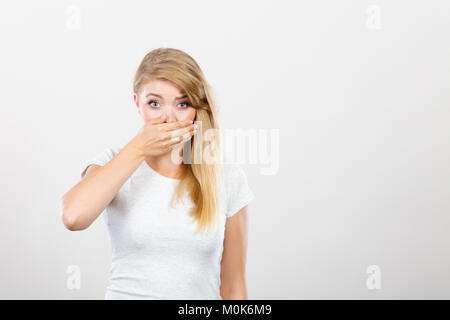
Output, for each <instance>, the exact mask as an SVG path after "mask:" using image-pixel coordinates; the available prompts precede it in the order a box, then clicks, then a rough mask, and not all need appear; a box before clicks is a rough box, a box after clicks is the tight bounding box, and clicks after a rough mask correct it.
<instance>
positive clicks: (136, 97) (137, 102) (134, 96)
mask: <svg viewBox="0 0 450 320" xmlns="http://www.w3.org/2000/svg"><path fill="white" fill-rule="evenodd" d="M133 100H134V103H135V104H136V107H138V109H139V97H138V95H137V93H136V92H134V93H133Z"/></svg>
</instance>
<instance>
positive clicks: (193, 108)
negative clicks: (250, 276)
mask: <svg viewBox="0 0 450 320" xmlns="http://www.w3.org/2000/svg"><path fill="white" fill-rule="evenodd" d="M133 91H134V101H135V104H136V106H137V111H138V113H139V115H140V116H141V117H142V119H143V122H144V125H143V127H142V128H141V129H140V130H139V131H138V133H137V135H136V136H134V137H133V138H132V139H131V140H130V141H129V142H128V143H127V144H126V145H124V146H122V147H112V148H106V149H105V150H104V151H103V152H101V153H99V154H98V155H96V156H95V157H94V158H93V159H92V160H91V161H89V162H87V163H86V165H85V166H84V167H83V171H82V173H81V181H79V182H78V183H77V184H76V185H75V186H74V187H72V188H71V189H70V190H69V191H68V192H67V193H66V194H65V195H64V196H63V197H62V199H61V214H62V220H63V223H64V225H65V226H66V227H67V228H68V229H69V230H72V231H76V230H83V229H86V228H88V227H89V226H90V225H91V224H92V222H93V221H94V220H95V219H96V218H97V217H98V216H99V215H101V214H102V215H103V217H104V220H105V222H106V225H107V228H108V233H109V238H110V243H111V253H112V263H111V269H110V275H109V283H108V286H107V288H106V294H105V299H217V300H220V299H224V300H226V299H248V297H247V288H246V278H245V266H246V254H247V216H248V203H249V202H250V201H251V200H252V199H253V198H254V194H253V193H252V191H251V190H250V188H249V185H248V183H247V178H246V175H245V173H244V171H243V170H242V168H241V166H240V165H239V164H237V163H229V162H226V161H224V159H223V158H222V150H221V139H220V134H218V132H219V127H218V121H217V108H216V105H215V103H214V100H213V98H212V92H211V89H210V87H209V85H208V83H207V81H206V80H205V78H204V75H203V73H202V71H201V69H200V67H199V66H198V64H197V63H196V62H195V60H194V59H193V58H192V57H191V56H189V55H188V54H186V53H185V52H183V51H181V50H178V49H173V48H158V49H155V50H153V51H151V52H149V53H148V54H147V55H146V56H145V57H144V59H143V60H142V62H141V64H140V65H139V67H138V69H137V72H136V75H135V79H134V86H133ZM211 133H212V134H211Z"/></svg>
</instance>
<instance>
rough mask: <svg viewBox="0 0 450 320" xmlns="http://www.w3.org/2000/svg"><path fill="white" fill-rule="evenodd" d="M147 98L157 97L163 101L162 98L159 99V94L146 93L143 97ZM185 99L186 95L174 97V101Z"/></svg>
mask: <svg viewBox="0 0 450 320" xmlns="http://www.w3.org/2000/svg"><path fill="white" fill-rule="evenodd" d="M148 96H155V97H159V98H161V99H163V97H161V96H160V95H159V94H156V93H152V92H150V93H147V94H146V95H145V97H148ZM186 97H187V94H185V95H182V96H181V97H176V98H175V99H183V98H186Z"/></svg>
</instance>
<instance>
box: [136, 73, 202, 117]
mask: <svg viewBox="0 0 450 320" xmlns="http://www.w3.org/2000/svg"><path fill="white" fill-rule="evenodd" d="M134 102H135V103H136V106H137V108H138V112H139V114H140V115H141V117H142V119H143V120H144V122H147V121H149V120H151V119H153V118H156V117H158V116H160V115H163V114H165V115H166V122H174V121H183V120H194V119H195V114H196V110H195V108H194V107H192V106H191V104H190V102H189V99H188V97H187V96H186V95H185V94H184V92H182V91H180V88H179V87H178V86H177V85H175V84H174V83H173V82H172V81H169V80H162V79H152V80H150V81H148V82H146V83H144V84H143V85H142V86H141V90H140V91H139V94H137V93H134Z"/></svg>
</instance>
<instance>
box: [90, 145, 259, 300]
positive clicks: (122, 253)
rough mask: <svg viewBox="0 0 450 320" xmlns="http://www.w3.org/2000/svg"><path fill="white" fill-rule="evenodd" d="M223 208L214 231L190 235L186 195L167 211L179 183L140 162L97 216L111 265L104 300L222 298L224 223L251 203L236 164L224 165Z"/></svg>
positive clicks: (108, 155) (106, 156) (106, 157)
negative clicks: (105, 232) (101, 221)
mask: <svg viewBox="0 0 450 320" xmlns="http://www.w3.org/2000/svg"><path fill="white" fill-rule="evenodd" d="M120 150H121V148H117V147H116V148H106V149H105V150H104V151H103V152H101V153H99V154H98V155H97V156H95V157H94V158H93V159H91V160H90V161H89V162H87V163H86V164H85V166H84V168H83V169H84V170H83V171H82V176H83V174H84V173H85V170H86V168H87V166H88V165H90V164H97V165H101V166H103V165H105V164H106V163H108V162H109V161H110V160H111V159H112V158H113V157H114V156H115V155H116V154H117V153H118V152H119V151H120ZM223 172H224V180H223V181H224V182H223V185H224V188H223V199H224V201H223V206H222V209H221V214H220V215H219V217H220V218H219V219H218V224H217V225H216V229H215V230H213V231H212V232H209V233H200V234H197V235H195V234H194V231H195V230H196V224H195V223H194V220H193V218H192V217H191V216H189V209H191V208H192V207H193V203H192V201H191V200H190V199H189V197H187V196H186V197H185V198H184V199H183V201H182V203H181V204H178V205H177V206H175V208H171V207H170V205H169V202H170V198H171V196H172V194H173V191H174V190H175V186H176V184H177V183H179V180H177V179H172V178H168V177H165V176H163V175H161V174H159V173H157V172H156V171H155V170H153V169H152V168H151V167H150V166H149V165H148V164H147V163H146V162H145V161H143V162H142V164H141V165H140V166H139V167H138V168H137V169H136V170H135V171H134V172H133V174H132V175H131V176H130V178H129V179H128V180H127V181H126V182H125V183H124V185H123V186H122V187H121V189H120V190H119V192H118V193H117V194H116V196H115V197H114V198H113V200H112V201H111V203H110V204H109V205H108V206H107V207H106V208H105V210H104V211H103V212H102V215H103V217H104V220H105V222H106V225H107V229H108V234H109V238H110V246H111V255H112V262H111V268H110V274H109V283H108V286H107V288H106V294H105V299H166V300H172V299H201V300H207V299H217V300H220V299H222V298H221V296H220V263H221V259H222V253H223V241H224V232H225V222H226V219H227V218H229V217H231V216H232V215H233V214H235V213H236V212H238V211H239V210H240V209H241V208H242V207H244V206H245V205H247V204H248V203H249V202H250V201H251V200H253V199H254V194H253V192H252V191H251V189H250V188H249V185H248V182H247V178H246V175H245V172H244V171H243V169H242V167H241V166H240V165H239V164H238V163H224V165H223Z"/></svg>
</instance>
